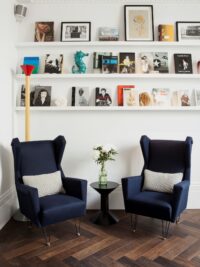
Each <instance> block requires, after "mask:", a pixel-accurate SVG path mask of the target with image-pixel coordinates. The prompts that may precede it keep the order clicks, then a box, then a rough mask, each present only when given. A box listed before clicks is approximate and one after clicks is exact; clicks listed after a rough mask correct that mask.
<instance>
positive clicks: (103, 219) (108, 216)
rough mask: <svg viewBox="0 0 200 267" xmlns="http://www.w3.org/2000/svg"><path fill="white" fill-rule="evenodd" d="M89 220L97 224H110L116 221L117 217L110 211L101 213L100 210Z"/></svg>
mask: <svg viewBox="0 0 200 267" xmlns="http://www.w3.org/2000/svg"><path fill="white" fill-rule="evenodd" d="M91 221H92V222H93V223H95V224H98V225H112V224H115V223H117V222H118V221H119V220H118V219H117V217H116V216H115V215H114V214H112V213H111V212H110V211H109V212H106V213H103V212H102V211H99V212H98V213H97V214H96V215H95V216H94V217H93V218H92V219H91Z"/></svg>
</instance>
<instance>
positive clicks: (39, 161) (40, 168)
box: [11, 136, 66, 183]
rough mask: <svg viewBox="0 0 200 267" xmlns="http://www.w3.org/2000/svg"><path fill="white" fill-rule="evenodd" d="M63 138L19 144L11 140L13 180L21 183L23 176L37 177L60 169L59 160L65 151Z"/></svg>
mask: <svg viewBox="0 0 200 267" xmlns="http://www.w3.org/2000/svg"><path fill="white" fill-rule="evenodd" d="M65 144H66V141H65V138H64V137H63V136H58V137H57V138H56V139H54V140H48V141H30V142H20V141H19V139H18V138H14V139H13V140H12V143H11V145H12V150H13V156H14V167H15V180H16V182H20V183H23V181H22V176H24V175H39V174H44V173H52V172H55V171H57V170H60V171H61V174H62V175H63V171H62V168H61V165H60V164H61V160H62V157H63V153H64V149H65Z"/></svg>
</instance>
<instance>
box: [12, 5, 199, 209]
mask: <svg viewBox="0 0 200 267" xmlns="http://www.w3.org/2000/svg"><path fill="white" fill-rule="evenodd" d="M44 2H46V3H47V2H48V1H47V0H46V1H44ZM50 2H52V4H49V5H47V4H30V8H29V14H28V17H27V19H26V20H25V21H24V22H23V23H22V24H21V25H19V33H18V37H19V41H33V36H34V22H35V21H48V20H49V21H55V30H56V39H57V40H59V36H60V22H61V21H91V22H92V40H95V39H96V36H97V29H98V27H100V26H116V27H119V28H120V32H121V39H123V34H124V31H123V27H124V26H123V25H124V18H123V5H124V4H141V3H143V4H144V3H145V4H153V5H154V23H155V29H157V27H156V26H157V25H158V24H160V23H161V24H162V23H174V22H175V21H179V20H182V21H187V20H188V21H192V20H193V21H199V10H200V3H199V1H197V0H193V1H181V0H177V1H172V0H171V1H162V0H160V1H123V0H121V1H120V0H116V1H115V0H109V1H107V0H101V1H97V0H96V1H95V0H76V1H70V0H69V1H49V3H50ZM76 49H77V48H72V49H71V51H69V50H68V51H63V50H62V51H61V50H60V51H58V49H55V50H53V51H47V50H46V51H44V50H42V49H39V50H31V49H27V51H26V54H24V52H23V51H21V52H19V59H18V62H20V61H21V57H22V56H24V55H27V56H28V55H42V54H45V53H48V52H51V53H52V52H55V53H56V52H62V53H64V54H65V53H66V54H67V53H68V55H69V53H71V57H69V58H68V62H66V65H65V66H68V67H69V66H71V65H70V64H73V62H72V61H71V59H72V56H73V53H74V51H76ZM94 49H95V48H90V49H88V52H90V53H92V51H93V50H94ZM83 50H84V51H86V50H87V49H84V48H83ZM99 50H101V51H106V50H107V51H108V48H107V49H105V48H104V47H101V48H99ZM112 50H114V48H113V49H112ZM120 50H121V51H122V50H124V48H123V47H122V48H119V51H120ZM145 50H147V48H144V47H143V48H142V47H141V48H135V49H134V51H133V52H139V51H145ZM153 50H157V47H155V48H153ZM166 50H167V51H168V52H169V53H171V60H172V55H173V53H175V52H189V53H190V52H193V54H194V59H195V60H197V59H198V58H200V52H199V51H198V49H195V48H194V51H190V50H188V49H187V48H182V49H181V51H177V50H176V51H175V50H170V49H166ZM127 51H130V50H127ZM148 51H150V50H148ZM91 60H92V59H91V57H90V59H89V62H91ZM194 67H195V64H194ZM69 69H70V68H68V71H69ZM66 70H67V67H66ZM171 70H173V64H172V61H171ZM122 83H125V84H129V83H134V84H135V85H136V87H138V88H153V87H169V88H171V89H182V88H184V89H187V88H189V89H193V88H198V87H199V84H198V82H197V80H196V81H192V80H176V81H175V80H167V79H166V80H163V81H162V80H155V81H153V80H149V81H148V80H145V81H143V80H137V81H132V80H130V79H129V80H127V81H126V80H120V79H119V80H102V79H96V80H89V79H88V80H80V79H79V80H76V79H71V80H69V81H67V80H64V81H58V82H54V81H51V80H49V81H35V82H32V84H45V85H52V86H53V94H57V93H58V94H59V93H60V92H62V93H63V92H64V93H65V94H66V95H69V94H70V87H71V86H73V85H81V86H84V85H85V86H86V85H87V86H89V87H90V88H94V87H95V86H97V85H99V86H103V85H104V86H108V87H111V88H113V91H114V90H115V88H116V85H118V84H122ZM20 85H21V84H20V83H19V84H18V87H20ZM9 103H10V102H9ZM199 115H200V114H199V111H197V112H195V111H194V112H187V111H183V112H178V111H177V112H175V111H157V112H148V111H145V112H140V111H138V112H136V111H132V112H131V111H123V112H122V111H110V112H109V111H102V112H100V111H99V112H98V111H90V112H89V111H83V112H81V111H80V112H55V113H53V112H51V113H50V112H32V115H31V125H32V129H31V133H32V139H51V138H55V137H56V136H57V135H59V134H62V135H64V136H65V137H66V140H67V146H66V151H65V154H64V159H63V163H62V165H63V169H64V171H65V173H66V175H67V176H72V177H80V178H85V179H87V180H88V182H89V184H90V183H91V182H93V181H96V180H97V178H98V167H97V166H96V164H95V163H94V162H93V159H92V147H93V146H94V145H95V144H97V143H98V144H99V143H102V144H106V143H112V144H114V145H116V146H117V147H118V151H119V155H118V157H117V159H116V161H115V162H112V163H108V164H107V170H108V172H109V177H110V180H113V181H117V182H119V183H120V179H121V177H124V176H129V175H136V174H139V173H140V172H141V169H142V165H143V159H142V154H141V151H140V147H139V140H140V137H141V135H143V134H146V135H148V136H149V137H150V138H153V139H156V138H159V139H180V140H184V139H185V137H186V136H189V135H190V136H192V137H193V139H194V146H193V153H192V179H191V180H192V185H191V190H190V197H189V205H188V207H190V208H200V204H199V202H198V195H199V193H200V180H199V178H200V177H199V176H200V175H199V168H198V166H199V154H200V138H199V136H200V126H199ZM15 120H16V123H15V125H16V129H15V134H16V135H17V136H19V138H21V139H22V140H23V139H24V117H23V114H22V113H16V114H15ZM110 202H111V203H110V205H111V208H117V209H119V208H123V201H122V193H121V188H119V189H118V190H116V191H115V192H113V194H112V195H111V201H110ZM98 206H99V196H98V194H97V193H96V192H95V191H93V190H92V189H91V188H90V187H88V208H97V207H98Z"/></svg>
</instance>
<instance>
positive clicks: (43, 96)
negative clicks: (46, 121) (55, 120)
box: [33, 86, 51, 106]
mask: <svg viewBox="0 0 200 267" xmlns="http://www.w3.org/2000/svg"><path fill="white" fill-rule="evenodd" d="M33 105H34V106H50V105H51V86H36V87H35V94H34V100H33Z"/></svg>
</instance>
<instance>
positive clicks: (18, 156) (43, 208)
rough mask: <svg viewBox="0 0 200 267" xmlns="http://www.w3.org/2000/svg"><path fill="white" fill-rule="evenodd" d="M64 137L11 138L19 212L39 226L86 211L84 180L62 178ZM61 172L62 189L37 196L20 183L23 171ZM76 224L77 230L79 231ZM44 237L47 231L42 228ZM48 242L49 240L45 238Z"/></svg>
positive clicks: (30, 173)
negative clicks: (58, 192) (22, 140)
mask: <svg viewBox="0 0 200 267" xmlns="http://www.w3.org/2000/svg"><path fill="white" fill-rule="evenodd" d="M65 145H66V141H65V138H64V137H63V136H58V137H57V138H55V139H54V140H44V141H31V142H20V141H19V139H18V138H15V139H13V141H12V150H13V157H14V169H15V184H16V190H17V195H18V200H19V206H20V210H21V212H22V213H23V214H24V215H25V216H26V217H27V218H29V219H30V220H31V221H32V222H33V223H34V224H35V225H37V226H38V227H40V228H42V229H43V230H44V227H45V226H47V225H50V224H55V223H58V222H61V221H64V220H67V219H71V218H79V217H81V216H83V215H84V214H85V211H86V200H87V181H86V180H82V179H77V178H65V175H64V172H63V170H62V167H61V161H62V157H63V153H64V150H65ZM58 170H59V171H60V172H61V179H62V182H63V187H64V188H65V193H60V194H54V195H47V196H44V197H39V196H38V190H37V189H36V188H34V187H30V186H27V185H24V184H23V179H22V177H23V176H24V175H40V174H48V173H53V172H55V171H58ZM79 230H80V229H79V227H78V228H77V231H78V232H77V234H78V233H79ZM44 234H45V237H47V236H46V232H45V231H44ZM47 243H49V242H47Z"/></svg>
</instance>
